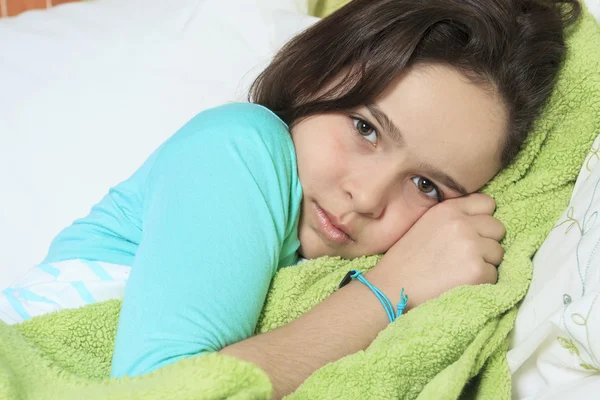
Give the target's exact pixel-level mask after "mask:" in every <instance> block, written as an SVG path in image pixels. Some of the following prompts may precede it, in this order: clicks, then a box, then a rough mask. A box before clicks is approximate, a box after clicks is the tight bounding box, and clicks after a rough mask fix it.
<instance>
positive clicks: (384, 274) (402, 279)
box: [364, 263, 419, 313]
mask: <svg viewBox="0 0 600 400" xmlns="http://www.w3.org/2000/svg"><path fill="white" fill-rule="evenodd" d="M380 264H381V263H380ZM380 264H377V266H376V267H375V268H372V269H371V270H370V271H367V272H366V273H365V274H364V276H365V277H366V278H367V279H368V280H369V281H370V282H371V284H373V285H374V286H375V287H377V288H378V289H379V290H381V291H382V292H383V293H384V294H385V295H386V296H387V298H388V299H390V301H391V302H392V304H394V305H396V304H397V303H398V301H399V300H400V293H401V292H402V289H404V294H405V295H408V303H407V305H406V308H405V309H404V312H405V313H406V312H408V311H410V310H411V309H413V308H414V307H416V306H418V305H419V304H418V303H417V301H418V296H417V293H416V292H415V285H413V284H411V281H410V279H409V278H408V277H406V276H401V275H399V274H398V272H397V271H394V273H393V274H392V273H391V272H390V271H389V270H388V269H387V268H386V267H385V266H384V265H380ZM380 267H381V268H380ZM392 267H393V268H396V269H397V268H398V266H392Z"/></svg>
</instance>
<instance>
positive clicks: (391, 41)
mask: <svg viewBox="0 0 600 400" xmlns="http://www.w3.org/2000/svg"><path fill="white" fill-rule="evenodd" d="M580 11H581V5H580V4H579V2H578V1H577V0H563V1H558V0H354V1H352V2H350V3H349V4H348V5H346V6H345V7H342V8H341V9H340V10H338V11H337V12H335V13H333V14H332V15H330V16H329V17H327V18H324V19H323V20H321V21H319V22H318V23H316V24H315V25H313V26H312V27H310V28H309V29H307V30H306V31H305V32H303V33H301V34H300V35H298V36H296V37H295V38H293V39H292V40H291V41H290V42H288V43H287V44H286V45H285V46H284V47H283V48H282V49H281V50H280V51H279V53H278V54H277V55H276V56H275V58H274V59H273V61H272V62H271V64H270V65H269V66H268V67H267V68H266V69H265V70H264V71H263V72H262V74H261V75H260V76H259V77H258V78H257V79H256V81H255V82H254V83H253V85H252V87H251V89H250V96H249V99H250V101H252V102H255V103H258V104H261V105H264V106H265V107H267V108H270V109H271V110H272V111H274V112H275V113H276V114H278V115H279V116H280V117H281V118H282V119H283V120H284V121H285V122H286V123H287V124H288V125H290V126H293V124H294V123H296V122H297V121H299V120H300V119H302V118H305V117H308V116H311V115H315V114H321V113H328V112H343V111H348V110H350V109H353V108H356V107H359V106H361V105H364V104H367V103H368V102H372V101H374V100H375V99H376V98H377V96H378V95H379V94H380V93H381V92H382V91H383V90H384V89H385V88H386V87H387V86H388V85H389V84H390V83H391V81H392V80H393V79H394V78H396V77H397V76H398V75H399V74H400V73H401V72H402V71H403V70H404V69H405V68H408V67H410V66H413V65H415V64H417V63H445V64H447V65H451V66H453V67H455V68H458V69H459V70H460V71H461V72H463V74H464V75H465V76H467V77H468V78H469V79H471V80H472V81H474V82H476V83H482V84H487V85H489V86H491V88H493V89H494V91H495V92H496V93H497V94H498V95H499V97H500V99H502V101H503V102H504V104H505V105H506V107H507V110H508V116H509V124H508V127H509V128H508V132H507V136H506V141H505V144H504V148H503V149H502V154H501V160H502V163H503V165H508V164H509V163H510V162H511V161H512V160H513V158H514V156H515V155H516V154H517V152H518V150H519V148H520V146H521V144H522V142H523V141H524V139H525V137H526V135H527V133H528V131H529V130H530V128H531V125H532V123H533V121H534V120H535V118H536V117H537V116H538V115H539V113H540V111H541V109H542V107H543V105H544V103H545V102H546V100H547V99H548V97H549V96H550V94H551V92H552V89H553V87H554V84H555V81H556V76H557V72H558V70H559V68H560V65H561V63H562V61H563V58H564V54H565V50H566V48H565V40H564V30H565V27H566V26H567V25H568V24H570V23H571V22H573V21H575V20H576V19H577V17H578V16H579V14H580ZM340 78H342V79H340ZM336 82H337V83H336ZM332 83H335V84H332Z"/></svg>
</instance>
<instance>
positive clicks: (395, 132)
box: [366, 104, 405, 146]
mask: <svg viewBox="0 0 600 400" xmlns="http://www.w3.org/2000/svg"><path fill="white" fill-rule="evenodd" d="M366 107H367V110H369V112H370V113H371V114H372V115H373V117H375V119H376V120H377V122H378V123H379V125H381V126H382V127H383V129H385V130H386V131H387V132H388V134H389V135H390V136H391V137H392V139H393V140H394V142H396V143H398V144H399V145H401V146H404V144H405V142H404V138H403V137H402V132H401V131H400V129H398V127H397V126H396V125H394V123H393V122H392V120H391V119H390V118H389V117H388V116H387V115H386V113H384V112H383V111H382V110H381V108H379V107H377V106H376V105H375V104H367V105H366Z"/></svg>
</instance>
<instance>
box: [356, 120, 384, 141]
mask: <svg viewBox="0 0 600 400" xmlns="http://www.w3.org/2000/svg"><path fill="white" fill-rule="evenodd" d="M352 121H353V122H354V129H356V132H357V133H358V134H359V135H360V136H362V137H364V138H365V139H367V140H368V141H369V142H371V143H373V144H377V139H378V137H379V134H378V133H377V131H376V130H375V128H373V126H371V124H369V123H368V122H367V121H365V120H364V119H360V118H352Z"/></svg>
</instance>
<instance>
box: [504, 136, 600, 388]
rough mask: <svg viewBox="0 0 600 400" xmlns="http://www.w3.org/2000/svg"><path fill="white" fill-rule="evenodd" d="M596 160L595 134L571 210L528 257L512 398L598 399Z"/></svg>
mask: <svg viewBox="0 0 600 400" xmlns="http://www.w3.org/2000/svg"><path fill="white" fill-rule="evenodd" d="M599 133H600V132H599ZM599 160H600V137H599V138H597V139H596V141H595V143H594V145H593V146H592V151H591V152H590V154H589V155H588V157H587V158H586V161H585V163H584V165H583V167H582V169H581V172H580V174H579V176H578V178H577V182H576V185H575V189H574V191H573V196H572V198H571V202H570V204H569V207H568V209H567V210H566V211H565V212H564V214H563V215H562V217H561V218H560V219H559V220H558V222H557V223H556V225H555V228H554V229H553V231H552V232H551V233H550V235H549V236H548V238H547V239H546V241H545V242H544V244H543V245H542V247H541V248H540V250H539V251H538V252H537V254H536V256H535V258H534V260H533V266H534V270H533V279H532V282H531V286H530V288H529V291H528V293H527V296H526V298H525V300H524V301H523V304H522V306H521V308H520V310H519V313H518V316H517V321H516V324H515V329H514V330H513V332H512V334H511V341H512V344H511V350H510V351H509V352H508V362H509V366H510V368H511V371H512V372H513V398H515V399H523V398H533V397H535V398H552V399H562V398H565V397H564V394H565V393H570V395H568V396H567V398H578V399H579V398H581V399H584V398H586V399H587V398H597V397H598V388H599V387H600V382H598V380H600V374H599V373H600V218H599V217H600V215H599V212H600V162H599ZM575 388H577V390H578V393H579V395H577V396H574V394H573V393H574V392H573V390H574V389H575Z"/></svg>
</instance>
